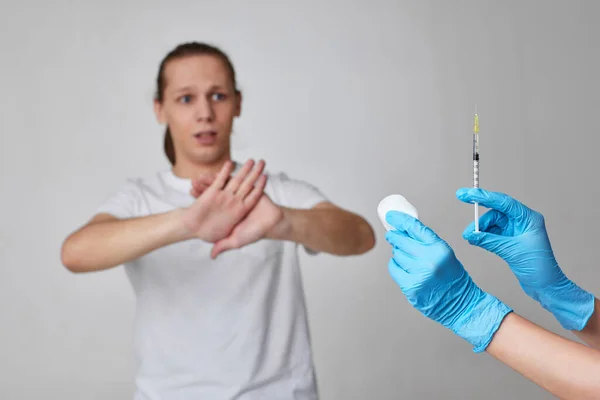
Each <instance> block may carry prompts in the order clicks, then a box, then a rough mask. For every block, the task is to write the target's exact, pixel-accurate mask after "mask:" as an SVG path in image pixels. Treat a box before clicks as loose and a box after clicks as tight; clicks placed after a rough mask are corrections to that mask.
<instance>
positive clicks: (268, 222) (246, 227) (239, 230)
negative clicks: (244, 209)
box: [215, 194, 283, 248]
mask: <svg viewBox="0 0 600 400" xmlns="http://www.w3.org/2000/svg"><path fill="white" fill-rule="evenodd" d="M282 217H283V214H282V212H281V210H280V208H279V207H277V206H276V205H275V204H273V202H272V201H271V199H270V198H269V196H267V195H266V194H263V195H262V197H261V198H260V200H259V201H258V203H257V204H256V206H255V207H254V208H253V209H252V210H251V211H250V213H248V215H247V216H246V218H244V219H243V220H242V221H241V222H240V223H239V224H238V225H236V226H235V228H234V229H233V231H232V232H231V234H230V235H229V236H228V237H227V238H225V239H223V241H222V242H225V243H226V244H228V248H240V247H243V246H246V245H248V244H250V243H254V242H256V241H258V240H260V239H262V238H264V237H265V235H266V234H267V232H269V231H270V230H271V229H272V228H273V227H274V226H275V225H276V224H277V223H278V222H279V221H281V218H282ZM218 244H219V243H218V242H217V244H216V245H215V247H217V245H218Z"/></svg>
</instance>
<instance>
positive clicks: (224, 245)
mask: <svg viewBox="0 0 600 400" xmlns="http://www.w3.org/2000/svg"><path fill="white" fill-rule="evenodd" d="M233 248H234V246H233V241H232V240H231V239H230V238H225V239H221V240H219V241H217V242H216V243H215V244H214V245H213V248H212V250H211V252H210V257H211V258H212V259H215V258H217V256H218V255H219V254H221V253H224V252H225V251H227V250H231V249H233Z"/></svg>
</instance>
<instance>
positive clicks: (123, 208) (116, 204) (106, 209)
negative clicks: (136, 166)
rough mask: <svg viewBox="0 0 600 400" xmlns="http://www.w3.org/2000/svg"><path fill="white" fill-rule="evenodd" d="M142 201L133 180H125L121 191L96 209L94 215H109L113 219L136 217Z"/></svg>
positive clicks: (139, 191)
mask: <svg viewBox="0 0 600 400" xmlns="http://www.w3.org/2000/svg"><path fill="white" fill-rule="evenodd" d="M142 200H143V197H142V193H141V190H140V188H139V186H138V185H137V184H136V183H135V181H133V180H127V181H126V182H125V184H124V185H123V186H122V187H121V189H119V190H117V191H116V192H115V193H113V194H112V195H110V196H108V197H107V198H106V200H105V201H104V202H103V203H101V204H100V206H99V207H97V208H96V211H95V214H103V213H105V214H110V215H112V216H114V217H115V218H119V219H127V218H134V217H138V216H139V214H140V204H141V202H142Z"/></svg>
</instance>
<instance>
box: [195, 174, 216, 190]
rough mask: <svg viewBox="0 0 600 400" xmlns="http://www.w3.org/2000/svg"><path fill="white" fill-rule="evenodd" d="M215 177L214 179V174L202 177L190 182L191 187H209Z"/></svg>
mask: <svg viewBox="0 0 600 400" xmlns="http://www.w3.org/2000/svg"><path fill="white" fill-rule="evenodd" d="M215 177H216V175H214V174H208V175H202V176H200V177H199V178H198V179H193V180H192V186H196V187H207V186H210V185H212V183H213V182H214V181H215Z"/></svg>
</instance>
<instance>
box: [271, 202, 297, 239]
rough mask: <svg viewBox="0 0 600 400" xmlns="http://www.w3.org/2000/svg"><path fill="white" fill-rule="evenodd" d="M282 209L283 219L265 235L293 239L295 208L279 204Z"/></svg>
mask: <svg viewBox="0 0 600 400" xmlns="http://www.w3.org/2000/svg"><path fill="white" fill-rule="evenodd" d="M277 207H278V208H279V209H280V210H281V219H280V220H279V222H277V223H276V224H275V225H274V226H273V227H272V228H271V229H269V231H267V233H266V235H265V237H266V238H267V239H274V240H293V236H294V234H293V231H294V210H292V209H290V208H286V207H281V206H277Z"/></svg>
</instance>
